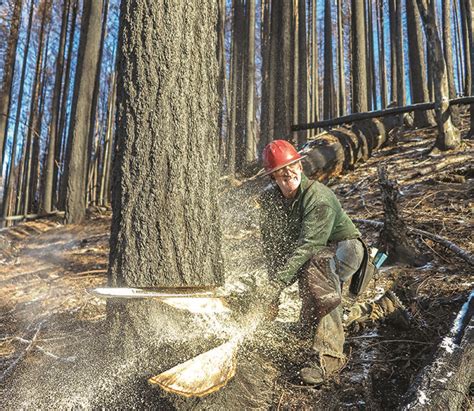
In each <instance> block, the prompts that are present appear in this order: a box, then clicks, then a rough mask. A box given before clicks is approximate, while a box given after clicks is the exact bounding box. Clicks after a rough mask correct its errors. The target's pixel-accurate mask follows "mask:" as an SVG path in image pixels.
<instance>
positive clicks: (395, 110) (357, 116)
mask: <svg viewBox="0 0 474 411" xmlns="http://www.w3.org/2000/svg"><path fill="white" fill-rule="evenodd" d="M471 103H474V96H466V97H459V98H455V99H452V100H449V105H450V106H452V105H459V104H471ZM435 108H436V103H433V102H427V103H416V104H411V105H409V106H403V107H390V108H386V109H383V110H374V111H368V112H364V113H352V114H348V115H347V116H341V117H338V118H332V119H329V120H321V121H316V122H314V123H306V124H295V125H293V126H291V131H303V130H314V129H317V128H324V127H332V126H340V125H342V124H347V123H353V122H355V121H362V120H369V119H373V118H380V117H387V116H394V115H397V114H403V113H410V112H412V111H417V110H433V109H435Z"/></svg>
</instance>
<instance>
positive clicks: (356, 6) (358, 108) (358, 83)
mask: <svg viewBox="0 0 474 411" xmlns="http://www.w3.org/2000/svg"><path fill="white" fill-rule="evenodd" d="M351 5H352V111H354V112H364V111H367V108H368V104H367V66H366V63H367V60H366V48H365V16H364V7H363V6H364V4H363V2H361V1H358V0H352V3H351Z"/></svg>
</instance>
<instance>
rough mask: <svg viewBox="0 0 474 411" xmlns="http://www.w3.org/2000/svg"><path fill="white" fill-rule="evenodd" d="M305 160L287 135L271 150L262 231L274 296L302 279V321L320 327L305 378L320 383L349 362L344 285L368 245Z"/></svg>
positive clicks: (266, 157)
mask: <svg viewBox="0 0 474 411" xmlns="http://www.w3.org/2000/svg"><path fill="white" fill-rule="evenodd" d="M302 158H303V157H302V156H301V155H300V154H298V152H297V151H296V150H295V148H294V147H293V146H292V145H291V144H290V143H288V142H287V141H285V140H275V141H273V142H271V143H270V144H268V145H267V146H266V147H265V149H264V151H263V162H264V167H265V175H269V176H270V178H271V179H272V181H273V183H274V184H272V187H271V188H268V189H266V190H265V191H264V193H263V194H262V196H261V232H262V240H263V248H264V253H265V256H266V260H267V263H268V269H269V274H270V279H271V284H272V289H273V297H274V298H278V296H279V295H280V292H281V291H282V290H283V288H285V287H286V286H289V285H291V284H292V283H294V282H296V281H298V285H299V291H300V296H301V299H302V309H301V315H300V323H301V325H302V326H303V327H306V328H307V329H313V328H314V329H315V334H314V341H313V346H312V350H313V352H314V355H313V359H312V361H310V362H309V363H308V364H307V366H305V367H304V368H302V369H301V371H300V377H301V379H302V381H303V382H304V383H306V384H310V385H319V384H321V383H322V382H323V381H324V380H325V379H326V378H327V377H329V376H331V375H334V374H335V373H336V372H338V371H339V370H340V369H341V368H342V367H343V366H344V364H345V356H344V353H343V345H344V330H343V325H342V319H341V312H340V308H341V307H340V303H341V283H344V282H346V281H348V280H349V279H350V278H351V276H352V275H353V274H354V273H355V272H356V271H357V270H358V269H359V267H360V266H361V264H362V261H363V259H364V246H363V245H362V242H361V241H360V240H359V237H360V232H359V230H358V229H357V228H356V227H355V225H354V224H353V223H352V221H351V220H350V218H349V217H348V216H347V214H346V213H345V212H344V210H343V209H342V207H341V204H340V203H339V201H338V199H337V198H336V196H335V194H334V193H333V192H332V190H330V189H329V188H328V187H326V186H325V185H323V184H321V183H319V182H317V181H312V180H309V179H308V178H307V177H306V176H305V175H304V173H303V168H302V165H301V159H302Z"/></svg>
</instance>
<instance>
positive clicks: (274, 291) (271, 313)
mask: <svg viewBox="0 0 474 411" xmlns="http://www.w3.org/2000/svg"><path fill="white" fill-rule="evenodd" d="M285 287H286V285H285V284H284V283H282V282H280V281H277V280H270V281H269V283H268V286H267V287H266V290H265V291H266V293H265V294H266V295H265V303H266V304H265V305H266V306H267V309H266V311H265V319H266V320H268V321H274V320H275V319H276V317H277V316H278V306H279V305H280V294H281V292H282V291H283V289H284V288H285Z"/></svg>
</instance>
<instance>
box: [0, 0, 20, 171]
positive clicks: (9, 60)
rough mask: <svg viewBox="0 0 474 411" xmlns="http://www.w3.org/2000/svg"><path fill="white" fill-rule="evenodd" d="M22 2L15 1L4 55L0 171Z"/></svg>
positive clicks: (0, 123) (0, 104)
mask: <svg viewBox="0 0 474 411" xmlns="http://www.w3.org/2000/svg"><path fill="white" fill-rule="evenodd" d="M22 4H23V1H22V0H16V2H15V6H14V8H13V13H12V18H11V22H10V34H9V37H8V45H7V51H6V53H5V63H4V65H3V67H4V71H3V79H2V86H1V93H0V149H1V150H2V153H1V159H0V169H2V168H3V160H4V156H5V142H6V138H5V136H6V135H7V127H8V118H9V115H10V99H11V92H12V85H13V74H14V72H15V61H16V58H15V57H16V51H17V44H18V31H19V27H20V16H21V8H22Z"/></svg>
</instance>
